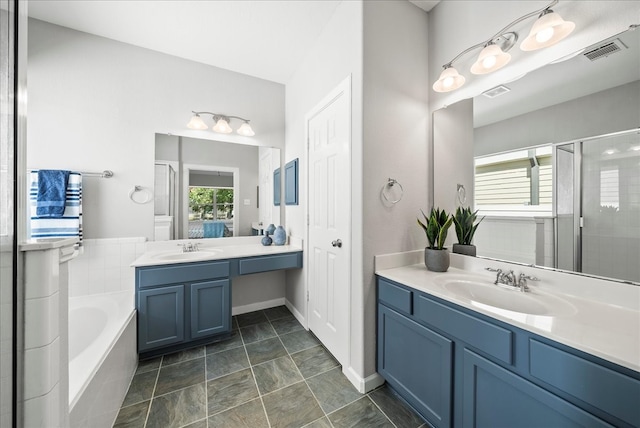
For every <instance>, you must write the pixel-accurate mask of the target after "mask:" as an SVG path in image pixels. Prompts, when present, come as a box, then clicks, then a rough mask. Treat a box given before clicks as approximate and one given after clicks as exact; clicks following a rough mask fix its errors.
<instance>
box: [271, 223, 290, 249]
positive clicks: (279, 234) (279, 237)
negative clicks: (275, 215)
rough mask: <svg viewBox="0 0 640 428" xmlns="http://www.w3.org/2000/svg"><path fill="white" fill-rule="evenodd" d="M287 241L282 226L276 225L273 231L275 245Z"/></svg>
mask: <svg viewBox="0 0 640 428" xmlns="http://www.w3.org/2000/svg"><path fill="white" fill-rule="evenodd" d="M286 242H287V232H285V230H284V227H282V226H278V227H276V231H275V232H273V243H274V244H276V245H284V244H286Z"/></svg>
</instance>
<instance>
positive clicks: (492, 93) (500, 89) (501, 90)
mask: <svg viewBox="0 0 640 428" xmlns="http://www.w3.org/2000/svg"><path fill="white" fill-rule="evenodd" d="M510 90H511V89H509V88H507V87H506V86H504V85H500V86H496V87H495V88H492V89H489V90H488V91H485V92H483V93H482V95H484V96H485V97H487V98H495V97H499V96H500V95H503V94H506V93H507V92H509V91H510Z"/></svg>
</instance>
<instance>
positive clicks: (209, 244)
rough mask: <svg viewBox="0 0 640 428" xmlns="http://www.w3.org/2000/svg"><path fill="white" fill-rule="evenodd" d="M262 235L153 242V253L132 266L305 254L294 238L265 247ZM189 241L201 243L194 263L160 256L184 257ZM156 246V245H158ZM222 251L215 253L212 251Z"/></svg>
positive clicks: (145, 255)
mask: <svg viewBox="0 0 640 428" xmlns="http://www.w3.org/2000/svg"><path fill="white" fill-rule="evenodd" d="M261 239H262V237H261V236H256V237H242V238H223V239H219V238H218V239H197V240H183V241H165V242H164V243H151V242H150V243H149V245H148V248H149V251H147V252H145V253H144V254H143V255H142V256H140V257H138V258H137V259H136V260H134V261H133V263H131V266H134V267H141V266H161V265H170V264H176V263H193V262H203V261H210V260H226V259H236V258H240V257H253V256H268V255H273V254H286V253H295V252H298V251H302V241H301V240H299V239H296V238H294V237H291V238H290V242H289V243H288V244H287V245H270V246H266V247H265V246H263V245H262V244H261V243H260V240H261ZM185 242H192V243H199V244H200V250H199V251H197V252H196V254H197V258H196V259H193V260H182V261H177V260H171V259H168V260H162V259H158V258H157V257H158V256H162V255H166V254H171V253H175V254H181V253H182V249H181V248H180V246H181V245H182V244H183V243H185ZM154 244H155V245H154ZM211 249H213V250H220V251H219V252H213V251H208V250H211Z"/></svg>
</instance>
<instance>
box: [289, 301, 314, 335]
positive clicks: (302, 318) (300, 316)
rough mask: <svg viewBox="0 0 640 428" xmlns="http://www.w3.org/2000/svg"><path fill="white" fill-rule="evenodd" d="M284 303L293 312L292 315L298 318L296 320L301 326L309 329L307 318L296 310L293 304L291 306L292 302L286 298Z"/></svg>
mask: <svg viewBox="0 0 640 428" xmlns="http://www.w3.org/2000/svg"><path fill="white" fill-rule="evenodd" d="M284 305H285V306H286V307H287V308H288V309H289V310H290V311H291V313H292V314H293V316H294V317H296V319H297V320H298V322H299V323H300V324H302V326H303V327H304V328H306V329H307V330H308V329H309V326H308V325H307V320H306V319H305V317H304V316H303V315H302V314H301V313H300V311H298V310H297V309H296V307H295V306H293V304H292V303H291V302H290V301H288V300H287V299H285V302H284Z"/></svg>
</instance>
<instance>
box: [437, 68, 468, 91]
mask: <svg viewBox="0 0 640 428" xmlns="http://www.w3.org/2000/svg"><path fill="white" fill-rule="evenodd" d="M464 80H465V79H464V76H461V75H460V74H459V73H458V70H456V69H455V68H453V67H451V66H450V65H448V66H446V68H445V69H444V70H443V71H442V73H440V77H439V78H438V80H437V81H436V82H435V83H434V84H433V90H434V91H436V92H449V91H453V90H456V89H458V88H459V87H460V86H462V85H464Z"/></svg>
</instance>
